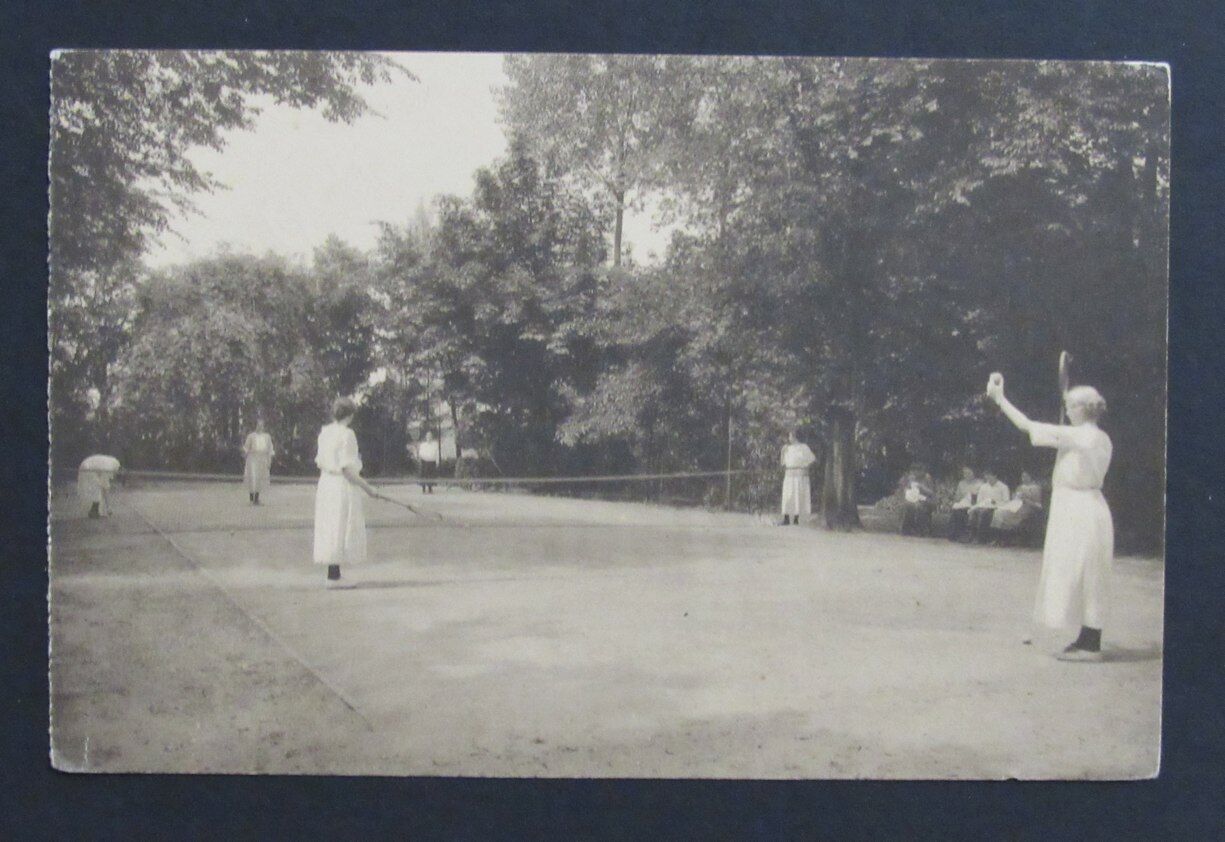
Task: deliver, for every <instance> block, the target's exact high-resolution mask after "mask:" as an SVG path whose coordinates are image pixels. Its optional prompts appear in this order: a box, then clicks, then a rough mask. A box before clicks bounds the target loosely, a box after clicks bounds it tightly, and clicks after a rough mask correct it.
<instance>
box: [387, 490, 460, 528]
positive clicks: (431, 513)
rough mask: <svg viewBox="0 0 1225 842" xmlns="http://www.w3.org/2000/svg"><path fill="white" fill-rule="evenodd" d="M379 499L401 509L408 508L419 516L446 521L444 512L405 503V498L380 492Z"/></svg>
mask: <svg viewBox="0 0 1225 842" xmlns="http://www.w3.org/2000/svg"><path fill="white" fill-rule="evenodd" d="M378 499H380V500H385V501H387V502H388V503H391V504H392V505H393V506H399V507H400V508H401V509H407V510H408V511H410V512H412V513H413V514H415V515H416V516H417V517H425V518H431V519H433V520H437V521H439V522H443V523H445V522H446V518H445V517H443V516H442V514H440V513H439V512H435V511H427V510H424V509H418V508H417V507H416V506H413V505H411V504H409V503H405V502H404V501H403V500H397V499H396V498H394V497H388V496H387V495H386V494H380V495H379V498H378Z"/></svg>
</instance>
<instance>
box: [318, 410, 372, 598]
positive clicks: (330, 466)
mask: <svg viewBox="0 0 1225 842" xmlns="http://www.w3.org/2000/svg"><path fill="white" fill-rule="evenodd" d="M355 412H357V405H356V404H355V403H353V401H351V400H349V399H348V398H340V399H339V400H337V401H336V402H335V403H334V404H332V418H333V421H332V423H331V424H327V425H326V426H324V428H323V429H322V430H321V431H320V432H319V449H318V451H317V453H316V455H315V464H316V465H318V466H319V471H320V474H319V486H318V489H317V490H316V491H315V564H326V565H327V568H328V573H327V585H328V587H338V586H339V582H340V565H342V564H360V563H361V562H363V561H365V560H366V514H365V508H364V505H363V502H362V492H365V494H367V495H369V496H370V497H376V498H378V499H380V500H386V499H388V498H387V497H385V496H384V495H382V494H380V493H379V492H378V491H376V490H375V489H374V486H372V485H371V484H370V483H368V482H366V480H364V479H362V473H361V472H362V457H361V454H360V453H359V452H358V450H357V435H356V434H355V433H354V432H353V430H352V429H351V428H350V426H349V425H350V424H352V423H353V414H354V413H355Z"/></svg>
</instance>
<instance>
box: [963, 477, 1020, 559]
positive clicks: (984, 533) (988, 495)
mask: <svg viewBox="0 0 1225 842" xmlns="http://www.w3.org/2000/svg"><path fill="white" fill-rule="evenodd" d="M1011 496H1012V495H1011V493H1010V492H1009V490H1008V486H1007V485H1005V484H1004V482H1003V480H1001V479H1000V478H999V477H998V476H996V474H995V471H990V470H988V471H983V484H982V485H980V486H979V487H978V498H977V499H976V500H975V501H974V505H973V506H971V507H970V540H972V541H977V542H979V543H986V542H987V541H988V540H989V539H990V537H991V518H992V517H993V516H994V515H995V510H996V509H997V508H999V507H1000V506H1003V505H1005V504H1007V503H1008V500H1009V498H1010V497H1011Z"/></svg>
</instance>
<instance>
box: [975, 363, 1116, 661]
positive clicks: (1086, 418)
mask: <svg viewBox="0 0 1225 842" xmlns="http://www.w3.org/2000/svg"><path fill="white" fill-rule="evenodd" d="M987 394H988V395H989V396H990V397H991V398H992V399H993V400H994V401H995V402H996V403H997V404H999V406H1000V409H1002V410H1003V411H1004V414H1005V415H1006V416H1007V417H1008V420H1009V421H1011V422H1012V423H1013V424H1014V425H1016V427H1017V428H1018V429H1019V430H1021V431H1022V432H1024V433H1027V434H1028V435H1029V440H1030V442H1031V443H1032V444H1033V445H1034V446H1035V447H1053V448H1056V449H1057V451H1058V453H1057V455H1056V457H1055V470H1054V473H1053V475H1052V477H1051V509H1050V518H1049V520H1048V521H1047V526H1046V542H1045V544H1044V546H1043V549H1042V575H1041V578H1040V579H1039V581H1038V598H1037V602H1036V605H1035V607H1034V619H1035V620H1036V621H1037V622H1038V623H1039V624H1041V625H1044V626H1048V627H1051V628H1059V627H1064V626H1075V625H1080V636H1079V637H1077V638H1076V640H1075V641H1073V642H1072V643H1071V644H1069V645H1068V647H1067V648H1066V649H1064V650H1063V652H1062V653H1060V654H1059V656H1058V657H1059V658H1060V660H1065V661H1100V660H1101V658H1102V626H1103V624H1104V623H1105V621H1106V609H1107V600H1108V596H1109V595H1108V585H1109V578H1110V568H1111V566H1112V564H1113V562H1114V522H1113V520H1112V519H1111V516H1110V507H1109V506H1108V505H1107V504H1106V498H1105V497H1103V496H1102V481H1103V480H1104V479H1105V477H1106V471H1107V470H1108V469H1109V468H1110V457H1111V455H1112V452H1113V446H1112V445H1111V443H1110V437H1109V436H1108V435H1106V433H1104V432H1103V431H1102V430H1101V429H1099V428H1098V426H1097V421H1098V419H1099V418H1101V416H1102V415H1103V414H1104V413H1105V412H1106V401H1105V400H1104V399H1103V398H1102V396H1101V395H1100V394H1098V392H1097V390H1096V389H1094V388H1093V387H1091V386H1077V387H1075V388H1073V389H1069V390H1068V391H1067V392H1066V393H1064V404H1065V406H1066V407H1067V413H1068V421H1069V422H1071V423H1070V426H1058V425H1055V424H1040V423H1038V422H1036V421H1031V420H1029V418H1027V417H1025V415H1024V414H1023V413H1022V412H1021V411H1020V410H1019V409H1017V408H1016V407H1015V406H1013V405H1012V403H1011V402H1010V401H1009V400H1008V398H1006V397H1004V378H1003V377H1002V376H1001V375H999V374H992V375H991V379H990V381H989V382H988V384H987Z"/></svg>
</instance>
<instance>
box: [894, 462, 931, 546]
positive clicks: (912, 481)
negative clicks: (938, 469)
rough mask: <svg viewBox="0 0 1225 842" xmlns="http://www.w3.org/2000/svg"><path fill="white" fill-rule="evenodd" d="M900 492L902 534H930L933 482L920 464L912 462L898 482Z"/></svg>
mask: <svg viewBox="0 0 1225 842" xmlns="http://www.w3.org/2000/svg"><path fill="white" fill-rule="evenodd" d="M898 488H899V491H901V494H902V534H903V535H931V531H932V510H933V509H934V508H935V503H936V492H935V490H934V489H935V483H934V482H932V478H931V474H929V473H928V472H927V469H925V468H924V467H923V466H922V465H919V464H914V465H911V466H910V470H909V471H908V472H907V473H906V475H905V476H903V477H902V479H901V480H900V481H899V482H898Z"/></svg>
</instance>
